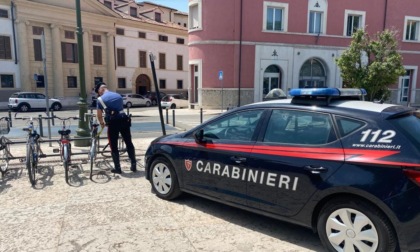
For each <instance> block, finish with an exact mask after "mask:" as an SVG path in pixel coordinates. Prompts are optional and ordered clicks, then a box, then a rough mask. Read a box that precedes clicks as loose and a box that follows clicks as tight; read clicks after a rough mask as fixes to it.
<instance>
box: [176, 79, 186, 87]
mask: <svg viewBox="0 0 420 252" xmlns="http://www.w3.org/2000/svg"><path fill="white" fill-rule="evenodd" d="M176 88H177V89H183V88H184V83H183V81H182V80H177V81H176Z"/></svg>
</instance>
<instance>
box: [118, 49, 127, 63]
mask: <svg viewBox="0 0 420 252" xmlns="http://www.w3.org/2000/svg"><path fill="white" fill-rule="evenodd" d="M117 66H125V49H121V48H118V49H117Z"/></svg>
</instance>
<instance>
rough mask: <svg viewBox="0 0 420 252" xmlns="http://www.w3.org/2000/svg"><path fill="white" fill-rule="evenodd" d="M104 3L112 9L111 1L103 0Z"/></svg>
mask: <svg viewBox="0 0 420 252" xmlns="http://www.w3.org/2000/svg"><path fill="white" fill-rule="evenodd" d="M104 5H105V6H106V7H108V8H110V9H112V2H111V1H104Z"/></svg>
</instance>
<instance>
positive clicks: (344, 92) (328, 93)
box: [289, 88, 367, 106]
mask: <svg viewBox="0 0 420 252" xmlns="http://www.w3.org/2000/svg"><path fill="white" fill-rule="evenodd" d="M366 94H367V92H366V90H365V89H363V88H360V89H359V88H297V89H292V90H290V91H289V95H290V96H293V99H292V103H295V104H307V105H324V106H328V104H329V103H330V101H331V99H333V98H334V99H358V100H364V96H365V95H366Z"/></svg>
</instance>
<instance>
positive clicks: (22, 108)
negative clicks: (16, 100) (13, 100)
mask: <svg viewBox="0 0 420 252" xmlns="http://www.w3.org/2000/svg"><path fill="white" fill-rule="evenodd" d="M18 110H19V111H20V112H28V111H29V110H31V106H29V104H26V103H22V104H20V105H19V108H18Z"/></svg>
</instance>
